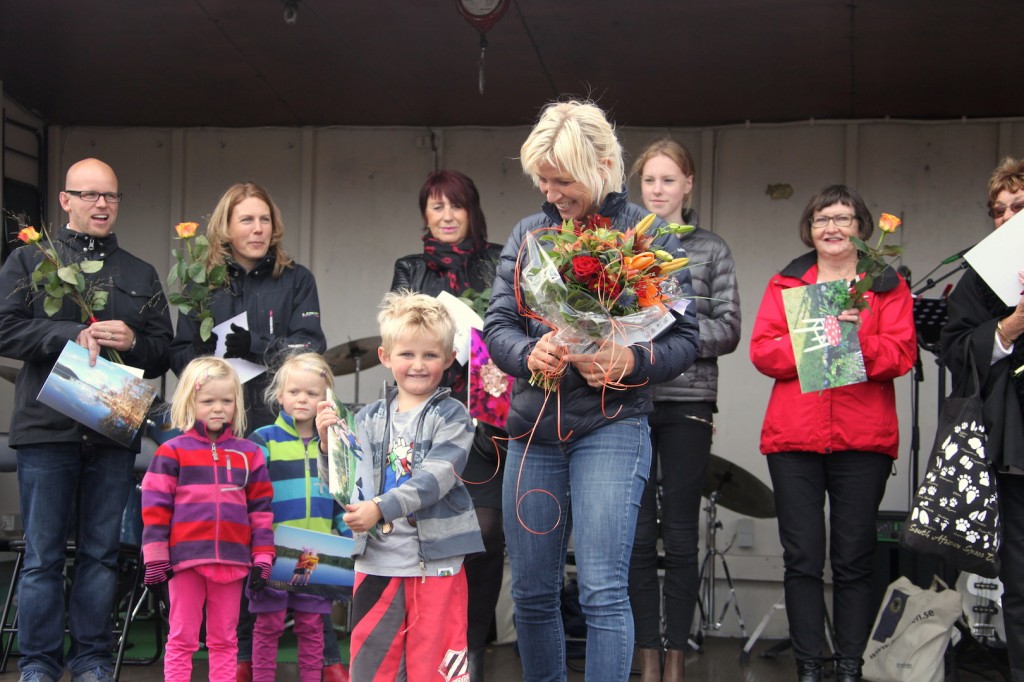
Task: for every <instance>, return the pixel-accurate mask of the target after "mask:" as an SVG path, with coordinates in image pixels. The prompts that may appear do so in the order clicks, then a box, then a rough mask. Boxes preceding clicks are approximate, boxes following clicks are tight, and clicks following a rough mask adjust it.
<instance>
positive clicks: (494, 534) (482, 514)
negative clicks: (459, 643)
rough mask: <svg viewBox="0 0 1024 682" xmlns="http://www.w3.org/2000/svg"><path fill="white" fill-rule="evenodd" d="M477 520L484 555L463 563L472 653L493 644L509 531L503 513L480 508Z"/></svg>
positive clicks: (477, 509)
mask: <svg viewBox="0 0 1024 682" xmlns="http://www.w3.org/2000/svg"><path fill="white" fill-rule="evenodd" d="M476 518H477V521H479V523H480V534H481V535H482V536H483V539H484V552H483V553H482V554H476V555H474V556H471V557H468V558H467V559H466V562H465V563H464V564H463V566H464V567H465V569H466V585H467V587H468V588H469V613H468V620H467V626H468V630H467V633H466V634H467V640H468V645H469V650H470V651H474V650H476V649H483V648H484V647H485V646H487V642H488V641H490V634H491V627H492V626H493V625H494V609H495V607H496V606H497V605H498V597H499V596H500V595H501V579H502V575H503V574H504V572H505V532H504V530H502V527H501V510H500V509H495V508H494V507H477V508H476Z"/></svg>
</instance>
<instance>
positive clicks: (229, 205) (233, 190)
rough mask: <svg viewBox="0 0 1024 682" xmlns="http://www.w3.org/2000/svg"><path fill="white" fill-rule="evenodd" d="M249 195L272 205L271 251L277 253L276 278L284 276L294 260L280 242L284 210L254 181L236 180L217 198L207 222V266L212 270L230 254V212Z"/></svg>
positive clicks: (269, 248) (274, 274) (275, 256)
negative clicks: (282, 212) (208, 247)
mask: <svg viewBox="0 0 1024 682" xmlns="http://www.w3.org/2000/svg"><path fill="white" fill-rule="evenodd" d="M249 197H256V198H257V199H260V200H261V201H263V203H265V204H266V205H267V206H269V207H270V222H271V223H272V224H271V230H270V246H269V247H268V249H267V253H268V254H273V255H274V272H273V276H274V278H275V279H276V278H278V277H280V276H281V273H282V272H284V269H285V268H289V267H291V266H292V264H293V263H294V262H295V260H294V259H293V258H292V257H291V256H290V255H288V252H287V251H285V250H284V246H283V245H282V244H281V240H282V239H284V221H283V220H282V219H281V210H280V209H279V208H278V207H277V204H275V203H274V200H273V199H271V198H270V193H269V192H267V190H266V189H264V188H263V187H261V186H260V185H257V184H256V183H255V182H236V183H235V184H233V185H231V187H228V190H227V191H226V192H224V195H223V196H221V198H220V201H218V202H217V207H216V208H214V209H213V214H212V215H211V216H210V222H208V223H207V224H206V238H207V239H208V240H209V241H210V250H209V251H208V252H207V255H206V269H207V270H209V269H211V268H213V267H214V266H217V265H223V264H224V262H225V261H226V260H227V259H228V257H229V256H230V255H231V231H230V229H229V223H230V222H231V212H232V211H234V210H235V206H238V204H240V203H242V202H243V201H245V200H246V199H248V198H249Z"/></svg>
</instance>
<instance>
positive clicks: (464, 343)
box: [437, 291, 484, 365]
mask: <svg viewBox="0 0 1024 682" xmlns="http://www.w3.org/2000/svg"><path fill="white" fill-rule="evenodd" d="M437 300H438V301H440V302H441V304H442V305H443V306H444V307H445V308H447V309H448V313H449V314H450V315H451V316H452V318H453V319H454V320H455V359H456V360H458V361H459V364H462V365H465V364H467V363H468V362H469V349H470V346H471V344H472V341H473V339H472V336H471V332H470V330H471V329H480V330H481V331H482V330H483V328H484V319H483V318H482V317H480V316H479V315H477V314H476V311H475V310H473V308H471V307H470V305H469V302H468V301H465V300H463V299H461V298H459V297H457V296H452V295H451V294H449V293H448V292H447V291H442V292H441V293H439V294H438V295H437Z"/></svg>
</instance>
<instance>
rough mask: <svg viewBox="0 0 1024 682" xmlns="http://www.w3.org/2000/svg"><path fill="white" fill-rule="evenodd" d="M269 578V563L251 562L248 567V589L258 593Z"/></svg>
mask: <svg viewBox="0 0 1024 682" xmlns="http://www.w3.org/2000/svg"><path fill="white" fill-rule="evenodd" d="M269 580H270V564H253V566H252V568H250V569H249V589H250V590H252V591H253V592H256V593H259V592H262V591H263V588H264V587H266V586H267V581H269Z"/></svg>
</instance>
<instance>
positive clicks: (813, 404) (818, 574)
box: [750, 185, 917, 682]
mask: <svg viewBox="0 0 1024 682" xmlns="http://www.w3.org/2000/svg"><path fill="white" fill-rule="evenodd" d="M799 229H800V239H801V240H802V241H803V243H804V244H805V245H806V246H809V247H811V248H812V249H814V250H813V251H810V252H808V253H805V254H804V255H802V256H800V257H799V258H797V259H796V260H794V261H792V262H791V263H790V264H789V265H787V266H786V267H785V268H783V269H782V271H781V272H779V273H778V274H776V275H774V276H773V277H772V278H771V280H770V281H769V282H768V287H767V290H766V291H765V294H764V298H763V299H762V301H761V307H760V308H759V309H758V312H757V320H756V321H755V322H754V331H753V334H752V335H751V341H750V358H751V360H753V362H754V365H755V366H756V367H757V369H758V371H760V372H761V373H763V374H766V375H767V376H769V377H772V378H773V379H775V385H774V386H773V387H772V394H771V398H770V399H769V401H768V410H767V413H766V414H765V418H764V425H763V426H762V429H761V452H763V453H764V454H765V455H767V456H768V471H769V473H770V474H771V478H772V484H773V486H774V488H775V509H776V513H777V515H778V519H779V537H780V539H781V541H782V548H783V561H784V563H785V577H784V584H785V588H786V614H787V616H788V618H789V633H790V639H791V640H792V642H793V651H794V654H795V656H796V663H797V674H798V679H799V680H800V682H819V681H820V680H821V679H822V672H823V655H824V646H825V586H824V579H823V575H824V568H825V548H826V542H825V538H826V523H825V515H824V507H825V498H826V496H827V497H828V500H829V525H830V526H831V528H832V531H833V532H832V533H831V534H829V544H828V545H827V546H828V554H829V558H830V560H831V566H832V593H833V609H832V613H833V616H834V618H835V649H836V658H837V660H836V681H837V682H853V681H854V680H859V679H860V678H861V663H862V660H861V656H862V654H863V653H864V649H865V646H866V645H867V638H868V633H869V631H870V629H871V623H872V621H873V619H874V616H875V609H874V601H873V599H872V580H873V561H874V552H875V542H876V538H877V535H876V532H877V531H876V527H875V523H876V519H877V514H878V505H879V504H880V503H881V501H882V495H883V494H884V493H885V484H886V480H887V479H888V477H889V472H890V471H891V469H892V462H893V460H894V459H895V458H896V456H897V452H898V448H899V425H898V424H897V420H896V396H895V391H894V389H893V379H895V378H896V377H899V376H902V375H904V374H906V373H907V372H908V371H910V368H911V367H912V366H913V364H914V360H915V358H916V357H917V336H916V333H915V331H914V315H913V300H912V299H911V296H910V289H909V287H907V284H906V282H904V281H903V279H902V278H901V277H900V276H899V275H898V274H897V273H896V272H895V271H894V270H893V269H892V268H888V269H886V270H885V271H884V273H883V274H882V275H881V276H880V277H877V278H876V279H875V280H874V283H873V284H872V285H871V288H870V289H869V290H868V291H867V292H866V294H865V296H866V299H867V304H868V305H867V307H866V308H864V309H863V310H858V309H856V308H851V309H849V310H845V311H843V313H842V314H841V315H839V316H838V319H839V320H840V321H844V322H848V323H852V324H855V325H857V336H858V338H859V340H860V345H861V351H862V353H863V356H864V365H865V369H866V370H867V381H864V382H862V383H858V384H852V385H848V386H841V387H838V388H829V389H825V390H821V391H811V392H808V393H802V392H801V389H800V380H799V378H798V376H797V370H796V357H795V356H794V353H793V346H792V344H791V342H790V330H789V327H788V325H787V324H786V313H785V309H784V307H783V301H782V292H783V291H785V290H786V289H791V288H794V287H802V286H806V285H810V284H815V283H822V282H832V281H836V280H838V281H842V282H848V283H851V284H852V283H853V282H854V281H855V280H856V279H857V277H858V275H857V260H858V252H857V247H856V246H855V245H854V244H853V242H851V241H850V237H851V236H854V235H856V236H858V237H860V238H861V239H867V238H868V237H869V236H871V232H872V231H873V229H874V223H873V221H872V219H871V214H870V213H869V212H868V209H867V206H866V205H865V204H864V200H863V199H861V198H860V195H859V194H857V192H855V191H854V190H853V189H851V188H849V187H846V186H844V185H833V186H831V187H826V188H825V189H823V190H821V191H820V192H818V193H817V194H816V195H814V197H812V198H811V200H810V202H808V204H807V207H806V208H805V209H804V212H803V215H802V216H801V217H800V224H799Z"/></svg>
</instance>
